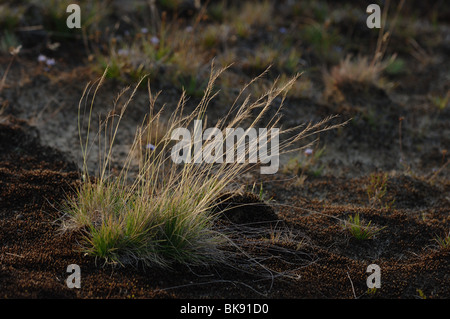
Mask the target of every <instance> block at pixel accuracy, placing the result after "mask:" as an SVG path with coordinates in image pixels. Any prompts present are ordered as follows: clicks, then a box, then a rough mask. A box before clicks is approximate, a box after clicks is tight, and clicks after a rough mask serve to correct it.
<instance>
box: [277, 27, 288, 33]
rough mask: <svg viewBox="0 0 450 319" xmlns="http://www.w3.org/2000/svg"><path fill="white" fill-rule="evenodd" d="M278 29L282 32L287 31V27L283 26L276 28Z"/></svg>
mask: <svg viewBox="0 0 450 319" xmlns="http://www.w3.org/2000/svg"><path fill="white" fill-rule="evenodd" d="M278 31H279V32H280V33H282V34H285V33H286V32H287V29H286V28H285V27H281V28H279V29H278Z"/></svg>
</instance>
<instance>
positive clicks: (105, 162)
mask: <svg viewBox="0 0 450 319" xmlns="http://www.w3.org/2000/svg"><path fill="white" fill-rule="evenodd" d="M223 71H224V69H220V70H215V69H214V68H212V71H211V76H210V80H209V83H208V85H207V86H206V89H205V91H204V94H203V97H202V99H201V101H200V102H199V104H198V106H197V107H196V108H195V110H193V111H191V112H190V113H189V114H187V115H186V114H184V107H185V102H186V96H185V94H182V96H181V98H180V100H179V102H178V105H177V107H176V109H175V111H173V112H172V113H171V115H170V116H169V117H168V119H167V120H166V121H165V123H164V124H161V123H160V121H161V118H162V117H161V114H162V113H163V112H164V107H163V108H161V109H160V110H159V111H157V112H156V109H155V102H156V99H157V97H158V95H156V96H155V95H153V94H152V92H151V90H150V85H149V84H148V93H149V112H148V114H147V118H146V119H144V121H143V124H142V126H140V127H138V128H137V131H136V135H135V139H134V142H133V144H132V146H131V148H130V151H129V154H128V156H127V158H126V159H125V160H124V163H123V165H122V168H121V170H120V171H119V172H115V171H114V170H113V169H112V168H111V166H112V165H111V161H112V159H113V158H114V143H115V140H116V136H117V133H118V130H119V125H120V122H121V120H122V119H123V117H124V113H125V110H126V109H127V108H128V106H129V104H130V103H131V101H132V99H133V97H134V96H135V94H136V92H137V88H138V87H139V85H140V83H139V84H138V85H137V86H136V88H135V89H134V90H133V92H132V93H131V96H130V97H129V98H128V99H127V100H126V102H125V103H124V104H123V105H122V106H121V107H120V108H119V107H118V106H117V105H114V109H115V110H116V111H115V112H111V113H110V114H109V115H108V116H107V117H106V119H105V120H104V121H103V122H102V123H101V125H100V129H99V132H98V134H97V135H96V138H94V139H93V140H92V141H91V135H92V134H91V132H90V130H91V119H92V108H93V106H94V101H95V96H96V94H97V91H98V90H99V88H100V87H101V85H102V83H103V80H104V78H105V76H106V74H107V72H108V71H105V73H104V75H103V77H102V79H101V80H100V81H99V83H98V84H97V86H96V87H95V90H94V93H93V97H92V100H91V103H90V108H89V110H88V111H87V113H88V114H89V115H88V122H87V133H86V134H82V132H81V130H82V127H83V123H82V112H81V109H82V105H83V101H84V100H85V98H86V99H87V97H86V95H88V94H87V93H89V92H90V91H91V89H89V90H88V87H87V88H86V90H85V92H84V94H83V97H82V99H81V100H80V104H79V130H80V144H81V148H82V153H83V167H82V176H83V182H82V185H81V187H80V188H79V190H78V192H77V194H75V196H73V197H72V198H70V199H68V201H67V203H66V207H65V211H66V213H67V214H66V215H67V218H66V220H65V221H64V229H66V230H78V231H80V232H81V234H82V237H83V240H82V247H83V250H84V251H85V252H86V253H88V254H90V255H93V256H96V257H100V258H102V259H104V260H106V261H109V262H113V263H118V264H127V263H133V262H134V263H136V262H142V263H144V264H147V265H160V266H163V267H169V266H170V265H171V264H172V263H174V262H180V263H185V264H203V263H210V262H220V261H223V260H224V254H223V249H222V248H223V245H225V244H226V243H227V242H229V239H228V238H227V237H226V236H225V235H224V234H223V233H221V232H219V231H217V229H216V227H215V220H216V218H217V212H216V213H212V211H213V208H214V207H216V206H217V204H218V203H217V200H218V198H219V196H220V194H223V193H224V192H225V191H228V190H229V189H230V187H231V186H232V184H233V183H234V181H235V180H236V177H238V176H239V175H242V174H243V173H244V172H245V171H247V170H250V169H252V168H253V167H256V166H257V165H258V163H256V164H253V163H252V164H250V163H247V164H246V165H244V164H240V163H226V162H225V161H224V162H223V163H205V162H201V163H195V159H196V156H197V155H196V154H194V158H193V160H192V162H188V163H183V164H176V163H175V162H174V161H173V160H172V158H171V148H172V145H173V143H172V136H171V134H172V132H173V131H174V130H175V129H176V128H180V127H183V128H189V127H191V126H192V124H193V123H194V120H201V121H203V122H204V127H206V126H207V116H206V110H207V107H208V105H209V103H210V101H211V100H212V99H213V98H214V97H215V96H216V95H217V92H214V90H213V88H214V83H215V81H216V79H217V78H218V77H219V75H220V74H221V73H222V72H223ZM297 77H298V75H297V76H296V77H294V78H292V80H291V81H290V82H288V83H286V84H285V85H283V86H279V85H278V84H277V83H274V85H273V87H272V88H270V89H269V90H268V91H267V92H266V93H264V94H263V95H262V96H260V97H259V98H257V99H255V100H254V101H253V102H250V96H248V97H247V98H245V99H244V100H243V102H239V101H241V99H240V98H241V96H242V95H243V94H244V91H245V89H246V88H247V87H248V86H249V85H251V84H252V83H253V82H254V81H257V80H258V78H256V79H254V80H253V81H252V82H250V83H249V84H248V85H247V86H245V87H244V88H243V89H242V90H241V92H240V94H239V95H238V97H237V98H236V101H235V102H234V103H233V104H232V105H231V107H230V110H229V113H228V114H227V116H225V117H224V118H221V119H220V120H219V121H218V122H217V123H216V124H215V125H213V127H215V128H217V129H219V130H220V131H221V132H222V133H223V136H224V139H223V140H224V141H225V140H226V139H227V136H228V134H230V133H227V131H226V128H227V127H232V128H236V127H249V128H254V127H257V125H258V124H261V123H260V121H261V119H262V118H263V115H264V114H265V113H266V112H267V111H268V109H269V108H270V107H272V104H273V103H274V100H275V99H276V98H277V97H282V99H281V100H283V99H284V98H283V97H285V94H286V92H285V91H286V90H287V88H289V87H290V86H291V84H292V83H291V82H293V81H296V80H297ZM126 91H127V90H124V91H122V92H121V93H120V94H119V97H118V98H117V99H116V102H117V101H119V99H120V97H121V96H123V95H124V94H125V92H126ZM84 102H85V103H87V101H84ZM240 103H241V104H240ZM281 106H282V103H281V105H280V106H279V107H280V108H281ZM278 111H279V109H278ZM85 112H86V110H85ZM255 114H256V116H255ZM332 118H333V117H330V118H327V119H325V120H323V121H321V122H319V123H316V124H311V123H310V124H307V125H304V126H299V127H296V128H290V129H287V130H280V136H282V135H283V134H285V133H289V136H288V137H286V138H285V139H284V140H283V141H281V142H280V145H279V150H280V152H281V153H282V152H287V151H289V150H295V146H296V145H297V143H298V142H299V141H300V140H301V139H303V138H305V137H308V136H311V135H312V134H317V133H319V132H321V131H325V130H330V129H333V128H335V127H338V126H340V125H341V124H337V125H329V124H328V122H329V121H330V120H331V119H332ZM278 121H279V118H278V112H277V113H276V115H275V117H274V118H273V119H272V120H271V121H270V122H269V123H268V124H267V125H266V128H267V129H268V130H269V131H270V129H271V128H274V127H276V126H277V125H278ZM244 123H245V124H248V123H250V124H248V125H244ZM161 125H163V126H164V129H163V130H159V129H158V127H159V126H161ZM85 126H86V124H85ZM155 127H156V129H155ZM296 130H297V131H299V132H296ZM155 132H156V133H157V134H159V136H158V137H155V136H152V134H156V133H155ZM161 132H162V133H161ZM294 132H296V133H295V134H293V133H294ZM161 134H162V135H163V136H161ZM81 136H86V137H85V139H84V140H83V139H82V138H81ZM271 139H272V136H270V137H268V139H267V142H266V143H267V144H269V143H271ZM94 140H95V141H96V142H97V143H98V145H99V156H98V157H99V159H100V161H99V162H100V163H99V170H98V173H97V174H96V176H95V178H91V176H90V174H89V169H88V167H87V162H88V161H87V158H88V157H89V151H90V149H91V147H92V143H93V142H94ZM143 141H152V142H153V141H154V143H155V145H153V147H152V148H148V147H145V145H142V144H143ZM244 143H245V145H246V146H247V147H246V148H245V154H246V158H248V157H249V154H250V148H249V147H248V142H244ZM210 144H211V143H205V144H204V145H203V146H202V149H203V150H205V149H207V148H208V147H210V146H211V145H210ZM192 146H193V145H192V144H191V149H192ZM223 146H225V144H224V145H223ZM260 146H261V145H260ZM266 146H267V145H266ZM141 150H143V151H141ZM136 154H138V162H139V164H138V169H137V173H132V171H134V170H135V167H134V163H135V161H136ZM219 213H220V212H219Z"/></svg>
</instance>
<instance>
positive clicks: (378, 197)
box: [366, 173, 395, 209]
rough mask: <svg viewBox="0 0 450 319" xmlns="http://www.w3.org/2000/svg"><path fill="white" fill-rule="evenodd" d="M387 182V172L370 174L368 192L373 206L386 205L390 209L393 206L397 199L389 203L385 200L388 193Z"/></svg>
mask: <svg viewBox="0 0 450 319" xmlns="http://www.w3.org/2000/svg"><path fill="white" fill-rule="evenodd" d="M387 182H388V174H387V173H372V174H370V177H369V184H368V185H367V190H366V192H367V196H368V198H369V202H370V203H371V205H372V206H383V205H384V206H385V208H387V209H390V208H391V207H392V206H393V204H394V201H395V199H394V200H392V201H391V202H389V203H385V202H384V200H385V196H386V193H387Z"/></svg>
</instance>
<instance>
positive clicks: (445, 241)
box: [434, 231, 450, 249]
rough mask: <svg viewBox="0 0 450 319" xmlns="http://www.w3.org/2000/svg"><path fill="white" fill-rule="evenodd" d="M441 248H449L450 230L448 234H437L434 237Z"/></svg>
mask: <svg viewBox="0 0 450 319" xmlns="http://www.w3.org/2000/svg"><path fill="white" fill-rule="evenodd" d="M434 240H435V241H436V242H437V243H438V245H439V247H440V248H442V249H449V248H450V231H449V232H448V234H447V235H445V236H443V237H440V236H436V238H435V239H434Z"/></svg>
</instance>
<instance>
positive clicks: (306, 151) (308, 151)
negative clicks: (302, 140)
mask: <svg viewBox="0 0 450 319" xmlns="http://www.w3.org/2000/svg"><path fill="white" fill-rule="evenodd" d="M313 152H314V151H313V150H312V149H311V148H307V149H306V150H305V155H306V156H308V155H311V154H312V153H313Z"/></svg>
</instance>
